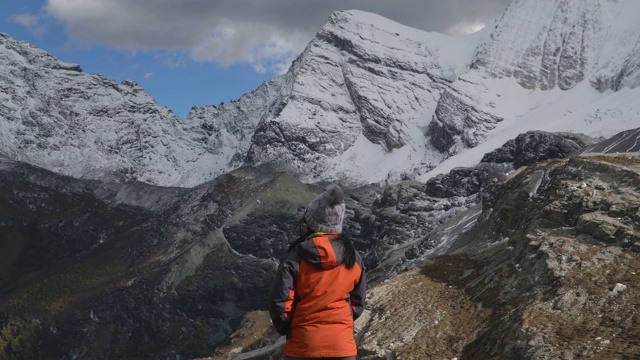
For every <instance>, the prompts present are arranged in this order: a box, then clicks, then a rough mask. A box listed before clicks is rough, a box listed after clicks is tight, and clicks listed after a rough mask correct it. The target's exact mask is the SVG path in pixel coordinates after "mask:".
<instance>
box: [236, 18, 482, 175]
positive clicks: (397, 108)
mask: <svg viewBox="0 0 640 360" xmlns="http://www.w3.org/2000/svg"><path fill="white" fill-rule="evenodd" d="M487 35H488V34H487ZM481 39H482V37H481V36H478V35H475V36H469V37H460V38H452V37H448V36H445V35H441V34H435V33H427V32H424V31H420V30H416V29H412V28H408V27H406V26H403V25H400V24H397V23H394V22H392V21H390V20H388V19H385V18H382V17H380V16H378V15H375V14H370V13H366V12H362V11H355V10H353V11H343V12H335V13H333V14H332V15H331V17H330V18H329V21H328V22H327V24H326V25H325V26H324V27H323V28H322V29H321V30H320V31H319V32H318V34H317V35H316V37H315V39H314V40H313V41H312V42H311V43H310V44H309V46H307V48H306V49H305V51H304V52H303V53H302V54H301V56H300V57H299V58H298V59H297V60H296V61H295V62H294V64H293V65H292V67H291V69H290V71H289V73H288V74H287V75H288V76H289V81H291V84H292V85H291V87H290V91H291V92H290V93H289V94H286V95H285V96H283V97H282V99H281V101H280V102H279V103H278V105H277V106H276V108H275V111H273V112H271V113H269V115H268V116H267V118H265V119H264V120H262V121H261V124H260V125H259V127H258V129H257V131H256V133H255V135H254V137H253V143H252V145H251V148H250V149H249V153H248V156H247V160H248V161H249V163H250V164H251V165H258V166H263V167H267V168H275V169H279V170H284V171H288V172H291V173H294V174H297V175H299V176H301V177H302V178H303V179H304V180H305V181H320V180H334V181H335V180H346V181H347V182H355V181H357V182H363V181H365V182H377V181H382V180H385V179H386V178H388V177H389V175H390V174H392V173H394V172H396V175H400V173H401V172H405V171H406V169H401V170H399V169H398V167H397V164H398V163H399V162H400V163H403V162H404V163H405V164H407V168H409V169H412V168H418V167H423V168H424V167H429V166H432V164H433V162H434V156H432V154H431V153H432V149H427V148H425V146H427V144H426V139H425V136H424V129H425V128H426V126H427V124H428V117H426V118H425V114H429V113H431V112H433V110H434V109H435V106H436V104H437V101H438V98H439V96H440V93H441V92H442V91H443V90H444V89H445V88H446V87H447V86H448V84H450V83H451V82H452V81H454V80H455V79H456V78H457V76H458V75H459V74H460V73H463V72H464V71H467V70H468V68H469V66H470V64H471V59H472V56H473V52H474V50H475V48H476V46H477V44H478V43H479V42H480V40H481ZM452 59H455V61H451V60H452ZM425 153H429V155H428V156H426V158H425ZM437 156H438V155H437V154H436V155H435V157H436V158H437ZM327 168H331V169H332V171H331V173H330V174H326V173H323V169H327Z"/></svg>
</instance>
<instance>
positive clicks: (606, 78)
mask: <svg viewBox="0 0 640 360" xmlns="http://www.w3.org/2000/svg"><path fill="white" fill-rule="evenodd" d="M639 14H640V3H639V2H637V1H635V0H605V1H602V0H554V1H549V0H515V1H513V2H512V3H511V4H510V5H509V7H508V8H507V10H506V12H505V14H504V16H503V17H502V19H501V20H500V22H499V23H498V25H497V27H496V29H495V31H494V32H493V33H492V34H491V40H489V41H487V42H486V43H485V44H484V45H483V46H482V47H481V48H480V50H479V52H478V55H477V56H476V58H475V60H474V65H473V67H474V68H476V69H483V70H485V71H486V72H487V73H489V74H490V75H492V76H495V77H511V76H513V77H514V78H515V79H517V81H518V83H519V84H520V85H521V86H523V87H525V88H527V89H536V88H539V89H542V90H546V89H552V88H554V87H556V86H557V87H559V88H560V89H562V90H567V89H570V88H573V87H574V86H575V85H576V84H578V83H579V82H581V81H583V80H584V79H587V78H589V77H590V76H591V75H593V77H592V78H591V79H590V80H591V81H592V82H593V83H594V85H595V86H596V87H597V88H599V89H601V90H604V89H605V88H608V89H613V90H617V89H619V88H620V86H629V87H635V86H637V85H638V83H639V82H638V76H639V72H638V69H639V67H640V65H639V64H640V58H638V56H637V55H638V51H639V49H640V38H639V37H638V33H639V32H640V22H638V21H637V17H638V15H639Z"/></svg>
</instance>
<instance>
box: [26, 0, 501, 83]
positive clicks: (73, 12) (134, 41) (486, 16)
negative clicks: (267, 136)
mask: <svg viewBox="0 0 640 360" xmlns="http://www.w3.org/2000/svg"><path fill="white" fill-rule="evenodd" d="M46 1H47V4H46V5H45V7H44V9H45V11H46V13H47V14H48V15H49V16H51V17H53V18H54V19H56V20H58V21H60V22H62V23H63V24H64V26H65V28H66V30H67V32H68V33H69V34H70V35H71V36H72V38H73V39H74V40H81V41H84V42H85V43H87V44H100V45H104V46H108V47H112V48H115V49H121V50H128V51H131V52H133V53H135V52H136V51H145V50H164V51H167V52H168V53H175V52H178V53H182V54H186V55H187V56H189V57H190V58H191V60H193V61H207V62H216V63H218V64H220V65H222V66H230V65H232V64H236V63H246V64H249V65H251V66H253V68H254V69H255V71H257V72H266V71H271V72H274V73H282V72H283V70H282V69H283V68H286V67H288V66H289V64H290V63H291V60H292V59H293V58H295V56H296V55H298V54H299V53H300V52H301V51H302V50H303V49H304V47H305V46H306V45H307V44H308V42H309V41H310V40H311V39H312V38H313V36H314V34H315V33H316V32H317V31H318V30H320V28H321V27H322V25H323V24H324V23H325V22H326V21H327V18H328V17H329V15H330V14H331V12H333V11H336V10H348V9H360V10H363V11H370V12H374V13H378V14H380V15H382V16H386V17H388V18H390V19H392V20H394V21H397V22H400V23H403V24H405V25H409V26H413V27H416V28H421V29H424V30H429V31H440V32H446V31H447V30H449V29H451V30H450V31H451V32H457V33H465V32H471V31H473V29H475V28H474V27H473V26H477V25H478V24H480V23H481V22H482V21H489V20H490V19H493V18H495V17H496V16H499V15H500V14H501V12H502V11H504V8H505V7H506V4H507V3H508V2H509V1H510V0H481V1H479V0H450V1H446V2H444V1H441V0H404V1H403V2H402V6H398V5H397V4H396V3H393V4H391V3H390V2H389V1H388V0H323V1H301V0H261V1H240V0H215V1H211V0H46ZM465 19H482V20H481V21H478V22H475V23H472V22H469V21H467V20H465ZM28 20H29V19H24V20H23V21H28ZM461 20H465V21H467V23H468V24H470V25H469V26H471V27H470V28H455V29H452V26H451V24H452V23H454V21H458V22H459V21H461ZM163 60H164V61H165V62H166V63H167V64H168V66H182V64H183V61H186V60H185V59H184V58H180V57H174V56H169V57H167V58H165V59H163Z"/></svg>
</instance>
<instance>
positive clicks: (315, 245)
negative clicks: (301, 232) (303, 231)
mask: <svg viewBox="0 0 640 360" xmlns="http://www.w3.org/2000/svg"><path fill="white" fill-rule="evenodd" d="M296 251H297V252H298V254H299V255H300V256H301V257H302V258H303V259H305V260H307V261H308V262H310V263H312V264H314V265H316V266H319V267H321V268H323V269H333V268H335V267H337V266H338V265H341V264H342V263H344V242H343V240H342V239H340V237H339V235H338V234H336V233H331V234H321V235H315V236H313V235H312V237H309V238H308V239H307V240H305V241H303V242H302V243H300V245H298V246H297V247H296Z"/></svg>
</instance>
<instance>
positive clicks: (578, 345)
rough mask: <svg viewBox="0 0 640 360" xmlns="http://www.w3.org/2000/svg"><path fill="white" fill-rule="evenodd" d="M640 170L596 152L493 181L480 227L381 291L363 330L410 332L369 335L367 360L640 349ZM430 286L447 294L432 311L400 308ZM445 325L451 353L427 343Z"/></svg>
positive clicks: (630, 157) (616, 353)
mask: <svg viewBox="0 0 640 360" xmlns="http://www.w3.org/2000/svg"><path fill="white" fill-rule="evenodd" d="M639 170H640V157H639V156H638V154H637V153H634V154H617V155H598V154H589V155H584V156H580V157H576V158H572V159H570V160H568V161H547V162H543V163H540V164H538V165H534V166H531V167H528V168H525V169H523V170H521V171H519V172H517V173H515V174H513V175H511V176H510V177H509V178H508V179H505V180H504V181H501V182H498V183H495V184H494V185H493V186H492V189H491V190H490V191H487V192H486V193H485V195H484V196H483V211H482V214H481V215H480V216H479V218H478V220H477V222H476V223H475V226H473V227H472V228H471V229H469V230H468V231H466V232H464V233H461V234H460V235H459V236H458V237H457V239H456V240H455V241H454V242H453V243H452V245H451V246H450V247H449V250H447V252H446V254H444V255H440V256H437V257H435V258H433V259H432V260H431V261H430V262H429V263H427V264H426V266H424V267H423V268H422V269H421V270H419V271H418V270H416V271H413V272H408V273H405V274H403V275H402V276H401V277H398V278H395V279H393V280H389V281H388V282H385V283H384V284H382V285H381V286H379V287H377V288H376V289H375V290H374V291H373V292H372V296H371V301H370V305H371V307H370V309H371V315H370V317H369V318H368V319H366V320H365V322H366V324H362V325H361V327H362V328H364V329H372V328H376V326H380V327H381V329H386V328H387V326H388V324H403V325H405V326H400V327H399V328H398V329H397V332H395V336H392V335H391V334H392V333H391V332H386V331H382V332H381V333H377V332H373V331H371V332H370V331H368V330H365V331H364V335H363V340H362V343H361V345H360V346H361V353H362V355H363V356H362V358H363V359H367V358H371V359H379V358H385V357H389V356H392V357H412V356H414V355H415V354H421V355H422V356H423V357H424V358H429V357H449V358H451V357H459V358H460V357H461V358H531V359H547V358H572V357H576V358H593V357H598V358H616V357H620V356H623V355H624V354H630V353H636V352H638V351H640V348H639V347H638V344H637V342H636V341H635V339H636V338H637V336H638V335H639V334H638V328H637V326H636V325H635V323H634V321H633V320H632V319H634V318H635V316H636V315H637V314H636V313H637V306H638V305H639V303H638V299H639V298H638V296H637V294H635V293H634V291H635V290H633V289H632V284H635V283H637V278H636V277H637V276H638V275H637V274H639V273H640V272H639V271H640V247H638V239H640V228H639V227H638V226H637V220H636V218H637V216H638V214H637V212H638V208H639V207H640V193H638V190H637V189H638V187H637V184H638V183H639V181H640V177H639V175H638V174H639V173H640V171H639ZM445 285H446V286H445ZM420 287H425V289H424V290H422V291H421V293H426V294H441V293H443V292H444V294H442V295H440V296H436V298H435V299H433V300H432V301H431V302H427V303H426V304H423V305H420V303H419V302H418V301H410V302H402V301H399V299H401V298H402V296H398V294H399V293H402V292H405V293H407V294H411V293H412V292H413V291H417V290H416V289H418V288H420ZM443 289H444V290H443ZM392 294H394V296H392ZM440 301H442V302H440ZM465 301H468V302H469V303H467V304H465ZM433 304H438V305H440V306H439V307H437V308H436V309H432V308H431V307H436V306H434V305H433ZM394 307H399V308H402V311H399V310H398V311H394V309H395V308H394ZM452 307H453V309H452ZM425 310H426V313H427V314H429V313H430V312H432V313H433V314H429V315H425V316H424V321H418V322H416V323H414V322H412V321H410V320H409V318H407V319H404V318H403V316H405V315H404V314H405V313H410V314H413V316H415V317H421V316H423V315H422V314H424V312H425ZM429 319H430V320H431V321H429ZM441 322H445V324H441ZM385 324H387V325H385ZM412 324H415V327H414V326H412ZM438 326H442V327H445V328H446V329H447V330H445V331H447V333H448V334H449V337H448V339H451V343H450V346H445V347H443V346H442V345H443V344H442V342H435V343H431V342H430V341H427V342H425V341H426V340H425V339H431V337H433V336H434V331H435V333H436V334H437V333H438V331H437V329H435V328H434V327H438ZM419 334H424V335H422V336H420V335H419ZM436 336H437V335H436ZM382 344H383V346H381V345H382ZM443 348H444V349H443ZM454 349H456V350H454ZM443 351H446V352H444V353H443Z"/></svg>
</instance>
